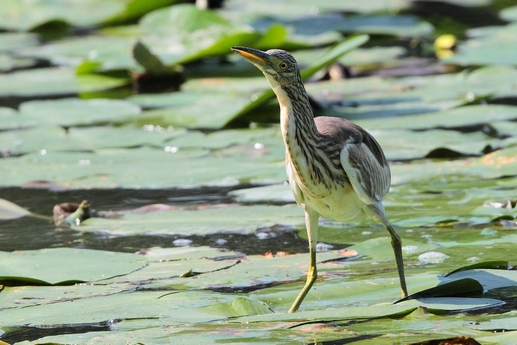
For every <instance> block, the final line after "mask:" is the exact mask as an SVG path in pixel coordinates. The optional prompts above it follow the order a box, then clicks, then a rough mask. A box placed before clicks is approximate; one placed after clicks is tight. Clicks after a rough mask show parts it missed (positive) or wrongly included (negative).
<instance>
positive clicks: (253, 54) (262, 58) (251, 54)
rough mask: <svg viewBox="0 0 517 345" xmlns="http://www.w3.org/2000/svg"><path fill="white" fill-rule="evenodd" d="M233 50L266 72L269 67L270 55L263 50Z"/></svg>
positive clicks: (236, 48) (243, 48) (233, 48)
mask: <svg viewBox="0 0 517 345" xmlns="http://www.w3.org/2000/svg"><path fill="white" fill-rule="evenodd" d="M232 50H233V51H234V52H236V53H237V54H239V55H240V56H242V57H243V58H245V59H246V60H248V61H249V62H251V63H252V64H254V65H255V66H257V67H258V68H260V69H261V70H264V69H265V68H266V67H267V66H269V57H270V56H269V54H268V53H266V52H263V51H262V50H257V49H252V48H247V47H232Z"/></svg>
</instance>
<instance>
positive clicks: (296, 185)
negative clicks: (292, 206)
mask: <svg viewBox="0 0 517 345" xmlns="http://www.w3.org/2000/svg"><path fill="white" fill-rule="evenodd" d="M231 49H232V50H233V51H234V52H235V53H237V54H238V55H240V56H241V57H243V58H245V59H246V60H248V61H249V62H251V63H252V64H253V65H255V66H256V67H257V68H258V69H259V70H260V71H262V73H263V74H264V75H265V77H266V79H267V80H268V81H269V84H270V86H271V88H272V89H273V91H274V93H275V94H276V97H277V99H278V103H279V105H280V128H281V132H282V138H283V141H284V145H285V153H286V155H285V165H286V171H287V176H288V181H289V185H290V188H291V190H292V192H293V194H294V198H295V200H296V203H297V204H298V205H299V206H301V207H302V208H303V209H304V212H305V224H306V228H307V238H308V242H309V266H308V270H307V279H306V282H305V285H304V286H303V288H302V290H301V291H300V293H299V295H298V297H297V298H296V299H295V301H294V303H293V304H292V306H291V308H290V309H289V312H290V313H293V312H296V311H298V309H299V308H300V305H301V304H302V302H303V300H304V298H305V296H306V295H307V293H308V292H309V290H310V289H311V287H312V286H313V284H314V282H315V281H316V278H317V267H316V244H317V238H318V222H319V218H320V216H321V217H323V218H326V219H329V220H335V221H341V222H347V221H350V220H353V219H356V218H361V217H365V216H366V217H369V218H373V219H374V220H376V221H377V222H379V223H381V224H382V225H383V226H384V227H385V228H386V229H387V230H388V232H389V234H390V236H391V245H392V247H393V251H394V253H395V261H396V264H397V270H398V274H399V279H400V288H401V295H402V297H403V298H404V297H407V294H408V293H407V286H406V280H405V275H404V261H403V254H402V241H401V239H400V236H399V235H398V234H397V233H396V232H395V230H394V229H393V227H392V225H391V224H390V222H389V221H388V218H387V216H386V212H385V209H384V206H383V204H382V199H383V197H384V196H385V195H386V194H387V193H388V191H389V189H390V185H391V172H390V168H389V166H388V162H387V160H386V157H385V155H384V152H383V150H382V148H381V146H380V145H379V143H378V142H377V140H375V138H374V137H373V136H372V135H371V134H370V133H369V132H368V131H366V130H365V129H363V128H362V127H360V126H359V125H357V124H355V123H354V122H352V121H349V120H347V119H344V118H339V117H328V116H318V117H314V114H313V111H312V107H311V105H310V102H309V96H308V94H307V91H306V89H305V86H304V84H303V80H302V78H301V75H300V70H299V67H298V64H297V62H296V60H295V59H294V57H293V56H292V55H291V54H290V53H289V52H287V51H285V50H281V49H270V50H268V51H261V50H257V49H253V48H248V47H240V46H236V47H232V48H231Z"/></svg>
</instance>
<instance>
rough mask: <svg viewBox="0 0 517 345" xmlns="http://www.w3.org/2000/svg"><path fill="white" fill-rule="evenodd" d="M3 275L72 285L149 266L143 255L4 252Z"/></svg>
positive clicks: (0, 265)
mask: <svg viewBox="0 0 517 345" xmlns="http://www.w3.org/2000/svg"><path fill="white" fill-rule="evenodd" d="M0 254H1V258H0V278H1V280H2V281H4V282H6V281H19V282H29V283H36V284H50V285H55V284H71V283H74V282H87V281H96V280H102V279H107V278H111V277H113V276H116V275H121V274H127V273H129V272H132V271H134V270H137V269H140V268H142V267H143V266H145V265H146V263H147V262H146V260H145V258H143V257H142V256H140V255H136V254H126V253H113V252H105V251H99V250H90V249H71V248H56V249H42V250H33V251H30V250H29V251H19V252H14V253H7V252H1V253H0Z"/></svg>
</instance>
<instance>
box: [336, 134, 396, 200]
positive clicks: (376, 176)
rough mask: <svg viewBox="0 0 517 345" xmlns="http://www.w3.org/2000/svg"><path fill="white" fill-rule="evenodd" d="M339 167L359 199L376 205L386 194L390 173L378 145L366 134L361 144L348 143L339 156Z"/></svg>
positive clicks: (388, 187) (389, 182)
mask: <svg viewBox="0 0 517 345" xmlns="http://www.w3.org/2000/svg"><path fill="white" fill-rule="evenodd" d="M340 159H341V165H342V166H343V169H344V170H345V172H346V174H347V175H348V179H349V180H350V183H351V184H352V187H353V188H354V191H355V192H356V193H357V195H358V196H359V198H360V199H361V200H362V201H363V202H365V203H366V204H376V203H378V202H380V201H382V198H383V197H384V196H385V195H386V194H387V193H388V191H389V189H390V184H391V173H390V168H389V166H388V163H387V161H386V158H385V157H384V153H383V152H382V149H381V147H380V145H379V144H378V143H377V141H376V140H375V139H374V138H373V137H372V136H371V135H370V134H368V133H366V137H365V138H364V140H363V141H361V142H348V143H347V144H345V146H344V147H343V149H342V150H341V154H340Z"/></svg>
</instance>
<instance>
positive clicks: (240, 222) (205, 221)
mask: <svg viewBox="0 0 517 345" xmlns="http://www.w3.org/2000/svg"><path fill="white" fill-rule="evenodd" d="M301 224H303V212H302V211H301V210H300V208H299V207H298V206H296V205H286V206H233V207H217V208H207V209H204V210H198V211H187V210H176V211H161V212H151V213H148V214H145V215H126V216H124V217H123V218H120V219H103V218H90V219H89V220H87V221H84V222H83V223H82V224H81V225H80V226H78V227H74V229H75V230H78V231H90V232H98V233H106V234H110V235H117V236H132V235H143V234H147V235H149V234H153V235H157V234H160V235H184V236H185V235H186V236H189V235H190V236H192V235H209V234H216V233H240V234H249V233H254V232H255V231H257V230H258V229H265V228H273V227H287V228H290V229H294V227H295V226H297V225H301Z"/></svg>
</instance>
